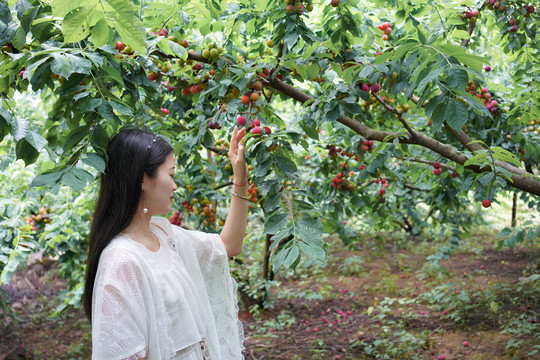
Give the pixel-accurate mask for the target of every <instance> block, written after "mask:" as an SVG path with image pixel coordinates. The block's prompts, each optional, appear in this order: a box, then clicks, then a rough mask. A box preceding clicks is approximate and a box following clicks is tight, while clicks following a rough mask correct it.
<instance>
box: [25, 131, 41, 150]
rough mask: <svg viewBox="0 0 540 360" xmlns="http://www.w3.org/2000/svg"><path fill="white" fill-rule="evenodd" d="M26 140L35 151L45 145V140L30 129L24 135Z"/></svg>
mask: <svg viewBox="0 0 540 360" xmlns="http://www.w3.org/2000/svg"><path fill="white" fill-rule="evenodd" d="M24 138H25V139H26V141H28V143H29V144H30V145H32V146H33V147H34V148H35V149H36V150H37V151H39V150H41V149H43V148H44V147H45V145H47V140H46V139H45V138H44V137H43V136H41V135H40V134H38V133H37V132H34V131H32V130H30V131H28V133H27V134H26V135H25V137H24Z"/></svg>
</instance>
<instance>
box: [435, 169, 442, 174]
mask: <svg viewBox="0 0 540 360" xmlns="http://www.w3.org/2000/svg"><path fill="white" fill-rule="evenodd" d="M433 174H435V175H441V169H433Z"/></svg>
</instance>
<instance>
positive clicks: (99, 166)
mask: <svg viewBox="0 0 540 360" xmlns="http://www.w3.org/2000/svg"><path fill="white" fill-rule="evenodd" d="M81 161H82V162H83V163H85V164H86V165H88V166H91V167H93V168H94V169H96V170H97V171H99V172H100V173H103V172H104V171H105V165H106V163H105V160H103V158H102V157H101V156H99V155H98V154H95V153H87V154H86V156H85V157H83V158H82V159H81Z"/></svg>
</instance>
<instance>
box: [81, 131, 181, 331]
mask: <svg viewBox="0 0 540 360" xmlns="http://www.w3.org/2000/svg"><path fill="white" fill-rule="evenodd" d="M172 151H173V148H172V147H171V145H169V143H167V142H166V141H165V140H163V139H162V138H160V137H159V136H156V135H154V134H152V133H150V132H148V131H144V130H139V129H128V130H121V131H120V132H119V133H118V134H116V135H115V136H114V137H113V138H112V139H111V140H110V141H109V144H108V145H107V156H108V161H107V166H106V168H105V172H104V173H103V174H102V175H101V188H100V190H99V197H98V199H97V203H96V210H95V212H94V219H93V221H92V227H91V229H90V239H89V248H88V259H87V264H86V281H85V285H84V294H83V305H84V309H85V311H86V316H87V317H88V319H89V320H90V322H91V321H92V294H93V292H94V282H95V279H96V273H97V269H98V263H99V257H100V256H101V253H102V252H103V250H104V249H105V247H107V245H108V244H109V243H110V242H111V240H112V239H113V238H114V237H115V236H116V235H118V234H119V233H120V232H121V231H122V230H124V229H125V228H126V227H127V226H128V225H129V224H130V223H131V221H132V220H133V217H134V216H135V211H137V207H138V204H139V200H140V198H141V186H142V180H143V175H144V173H146V174H147V175H148V176H149V177H150V178H153V177H154V176H156V173H157V169H158V167H159V166H160V165H161V164H163V163H164V162H165V160H166V158H167V156H169V154H171V153H172Z"/></svg>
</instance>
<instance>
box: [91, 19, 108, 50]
mask: <svg viewBox="0 0 540 360" xmlns="http://www.w3.org/2000/svg"><path fill="white" fill-rule="evenodd" d="M108 40H109V26H108V25H107V20H105V18H102V19H101V20H99V21H98V22H97V23H96V25H94V27H92V42H93V43H94V46H95V47H100V46H103V45H105V44H106V43H107V41H108Z"/></svg>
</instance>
